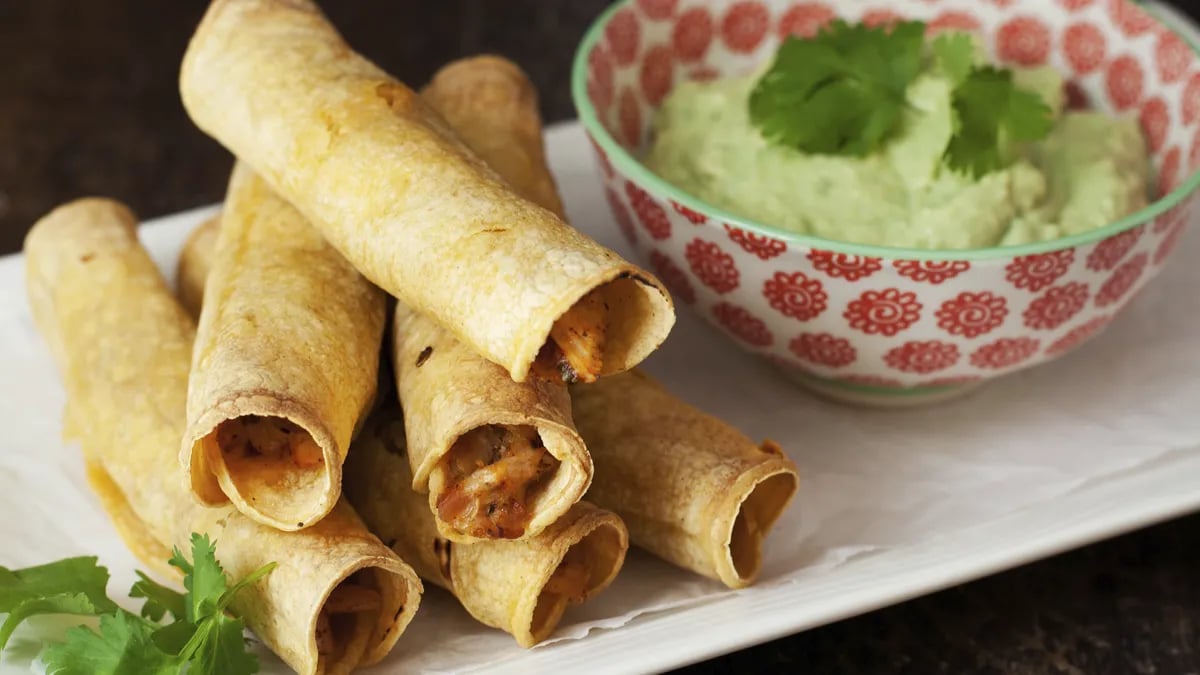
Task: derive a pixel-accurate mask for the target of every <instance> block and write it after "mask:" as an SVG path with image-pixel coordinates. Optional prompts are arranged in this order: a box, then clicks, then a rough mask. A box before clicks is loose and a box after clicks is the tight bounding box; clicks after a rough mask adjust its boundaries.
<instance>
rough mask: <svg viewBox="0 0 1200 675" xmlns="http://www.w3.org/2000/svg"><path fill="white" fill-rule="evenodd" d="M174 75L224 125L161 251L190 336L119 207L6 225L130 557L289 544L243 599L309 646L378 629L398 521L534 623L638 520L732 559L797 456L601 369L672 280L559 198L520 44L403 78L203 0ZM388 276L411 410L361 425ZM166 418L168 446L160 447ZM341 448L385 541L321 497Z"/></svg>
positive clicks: (612, 558) (477, 602)
mask: <svg viewBox="0 0 1200 675" xmlns="http://www.w3.org/2000/svg"><path fill="white" fill-rule="evenodd" d="M181 86H182V89H183V93H184V98H185V102H186V104H187V106H188V109H189V112H190V113H191V114H192V115H193V117H194V118H195V119H196V121H197V123H198V124H200V125H201V126H202V128H205V129H206V130H208V131H210V132H211V133H213V134H214V135H215V136H217V138H218V139H219V140H221V141H222V142H223V143H225V144H226V145H227V146H228V147H230V148H231V149H233V150H234V151H235V152H236V153H238V154H239V164H238V166H237V167H235V170H234V173H233V176H232V177H231V181H230V189H229V194H228V199H227V202H226V204H225V208H224V211H223V214H222V216H221V218H220V221H219V224H218V223H217V222H216V221H214V222H213V223H212V224H209V225H206V226H205V227H203V228H201V229H200V230H198V232H197V233H196V234H195V235H194V236H193V237H192V239H191V240H190V242H189V246H188V254H187V255H186V256H185V257H184V258H183V259H181V261H180V275H179V277H180V295H181V298H183V299H184V301H185V302H186V303H187V305H188V306H189V308H193V309H195V310H196V311H198V312H200V314H201V320H200V330H199V335H198V336H197V337H196V339H195V345H194V351H193V335H194V328H193V326H192V324H190V323H189V322H188V320H187V319H186V318H185V317H183V315H182V314H181V309H180V308H179V306H178V305H177V304H175V303H174V302H173V301H171V300H170V299H169V298H168V299H164V298H163V294H164V293H165V289H164V287H163V282H162V279H161V278H160V277H159V276H158V274H157V272H156V271H155V270H154V268H153V265H152V263H150V261H149V259H148V257H147V256H146V255H145V253H144V251H142V250H141V249H140V248H139V247H138V246H137V243H136V238H135V237H134V235H133V232H132V216H130V215H129V214H128V213H127V212H126V211H124V210H122V209H120V208H118V207H116V206H115V205H113V204H112V203H109V202H100V201H89V202H82V203H80V204H75V205H71V206H69V207H64V209H63V210H61V211H56V212H55V213H52V214H51V215H50V216H47V218H46V219H44V221H43V222H42V223H40V224H39V225H38V226H37V227H36V228H35V230H34V232H33V233H32V234H31V235H30V239H29V242H28V245H27V250H28V254H29V262H30V294H31V299H32V301H33V303H32V304H33V305H34V307H35V311H36V313H37V316H38V322H39V325H40V326H41V327H42V329H43V332H45V333H46V336H47V339H48V340H49V341H50V343H51V345H52V348H53V350H54V351H55V354H56V357H57V359H58V361H59V363H60V365H61V367H62V369H63V372H64V379H65V380H66V382H67V388H68V391H69V392H70V399H71V409H70V414H69V416H68V420H69V422H70V425H69V426H70V429H71V430H72V431H73V432H74V433H75V434H77V435H80V436H81V437H82V439H83V445H84V449H85V456H86V459H87V461H88V467H89V475H90V477H91V479H92V480H93V484H94V485H95V486H96V489H97V491H98V493H99V494H100V495H101V498H102V500H103V501H104V503H105V507H106V508H107V509H108V510H109V511H110V513H111V515H112V517H113V519H114V522H115V523H116V524H117V527H118V529H120V530H121V532H122V535H123V536H124V537H125V538H126V540H127V542H128V543H129V545H130V547H131V548H133V549H134V550H135V551H136V552H138V554H139V555H140V556H142V557H143V558H144V559H146V560H147V562H148V563H150V564H152V565H154V566H155V567H156V568H157V569H162V560H165V559H166V557H167V551H168V550H169V547H170V546H171V545H173V544H175V543H179V542H181V541H182V540H183V538H185V537H186V536H187V535H188V534H190V532H192V531H193V530H195V531H200V532H208V533H213V534H215V535H216V536H218V538H219V539H220V540H221V552H222V562H224V563H225V564H226V568H227V569H228V570H229V571H230V572H231V573H233V574H241V573H243V572H245V571H248V570H249V569H253V568H256V567H257V566H259V565H261V564H263V563H266V562H270V561H277V562H279V563H280V567H279V568H278V569H277V570H276V571H275V572H274V573H273V574H272V575H271V576H269V577H267V579H265V580H263V581H261V582H259V583H258V584H256V585H255V586H254V587H253V588H252V589H251V591H250V592H249V593H247V594H246V595H245V596H243V598H244V599H242V600H241V603H240V605H239V606H238V607H237V609H238V610H239V611H240V612H241V613H242V614H243V615H244V616H246V618H247V623H248V624H249V625H250V626H251V627H252V629H254V630H255V631H256V632H257V633H259V635H260V636H261V637H263V639H264V641H265V642H266V643H267V644H268V645H269V646H271V647H272V649H274V650H275V651H277V652H278V653H280V654H281V656H283V657H284V659H285V660H287V661H288V663H289V664H291V665H292V666H293V667H295V668H296V669H297V670H300V671H302V672H344V671H346V670H349V669H351V668H353V667H355V666H357V665H360V664H364V663H369V662H371V661H374V660H377V659H378V658H380V657H382V655H383V654H384V653H386V651H387V650H388V649H389V648H390V647H391V645H392V644H393V643H394V641H395V639H396V636H397V635H398V634H399V632H400V631H401V630H403V627H404V625H406V624H407V622H408V620H409V619H410V618H411V616H412V612H413V611H414V609H415V607H416V602H417V598H418V597H419V593H420V585H419V582H417V581H416V579H415V576H414V575H413V573H412V571H411V570H410V569H409V568H408V567H407V566H406V565H405V564H404V563H403V562H402V561H401V560H400V559H398V558H397V557H396V555H395V553H396V552H398V553H400V554H401V555H403V556H405V557H408V558H409V559H410V561H411V562H412V563H413V564H414V565H415V566H416V567H417V568H418V570H419V572H420V573H421V574H422V575H423V576H424V577H425V578H426V579H428V580H430V581H431V582H433V583H436V584H438V585H441V586H444V587H446V588H448V589H449V590H451V592H453V593H454V594H455V595H456V596H457V597H458V598H459V600H460V601H461V602H462V604H463V605H464V606H465V607H466V608H467V609H468V610H469V611H470V612H471V614H472V615H474V616H475V617H476V618H478V619H479V620H480V621H482V622H483V623H486V624H488V625H492V626H497V627H500V628H502V629H504V630H506V631H508V632H510V633H512V634H513V635H514V636H515V637H516V639H517V640H518V642H520V643H521V644H522V645H526V646H529V645H532V644H533V643H535V642H537V641H539V640H541V639H543V638H544V637H546V636H547V635H548V634H549V633H550V632H551V631H552V630H553V629H554V627H555V625H556V624H557V622H558V620H559V618H560V617H561V615H562V612H563V609H564V608H565V607H566V605H568V604H569V603H571V602H578V601H581V600H583V599H584V598H586V597H587V596H589V595H590V594H592V593H594V592H596V591H598V590H600V589H602V588H603V587H605V586H606V585H607V584H608V583H609V582H610V581H611V580H612V578H613V577H614V576H615V574H616V573H617V571H618V570H619V569H620V567H621V564H622V561H623V559H624V554H625V550H626V548H627V545H628V540H629V539H632V540H633V541H634V542H635V543H637V544H638V545H640V546H642V547H644V548H647V549H648V550H650V551H652V552H654V553H656V554H658V555H660V556H662V557H664V558H665V559H667V560H669V561H671V562H673V563H675V564H677V565H680V566H682V567H685V568H688V569H691V570H694V571H696V572H699V573H702V574H706V575H708V576H711V577H714V578H717V579H720V580H722V581H724V582H725V583H726V584H728V585H730V586H741V585H745V584H747V583H750V582H751V581H752V580H753V578H754V576H755V574H756V573H757V569H758V565H759V557H760V546H761V541H762V537H763V536H764V535H765V533H766V531H767V529H768V528H769V527H770V525H771V524H772V523H773V522H774V521H775V520H776V518H777V517H778V515H779V513H780V511H781V510H782V509H783V507H784V506H785V505H786V503H787V501H788V500H789V499H790V497H791V496H792V494H793V493H794V491H795V488H796V473H795V468H794V467H793V466H792V465H791V463H790V462H789V461H788V460H787V459H786V458H784V457H783V456H782V454H781V453H779V452H778V449H777V448H775V447H774V446H773V445H770V444H767V445H764V446H763V448H761V449H760V448H758V447H756V446H755V445H754V444H753V443H751V442H750V441H749V439H746V438H745V437H744V436H742V435H741V434H739V433H738V432H736V431H734V430H732V429H731V428H729V427H728V426H727V425H724V424H722V423H720V422H718V421H716V420H714V419H713V418H710V417H707V416H705V415H703V414H702V413H699V411H696V410H694V409H691V408H689V407H687V406H685V405H684V404H683V403H682V402H680V401H678V399H674V398H673V397H671V396H670V395H669V394H666V393H665V391H663V390H662V389H661V388H659V387H657V386H656V385H654V384H653V383H651V382H649V381H648V379H647V378H645V376H643V375H641V374H640V373H637V372H636V371H634V372H629V373H623V371H626V370H627V369H629V368H631V367H632V366H634V365H635V364H636V363H637V362H638V361H640V360H641V359H642V358H644V357H645V356H646V355H647V354H648V353H649V352H650V351H652V350H653V349H654V348H656V347H657V346H658V344H659V343H660V342H661V341H662V339H663V338H664V337H665V335H666V333H667V331H668V330H669V328H670V326H671V324H672V322H673V311H672V309H671V304H670V300H669V297H668V296H667V295H666V293H665V291H663V289H662V287H661V285H660V284H659V283H658V282H657V281H656V280H654V279H653V278H652V277H650V276H649V275H647V274H646V273H645V272H643V271H641V270H639V269H638V268H636V267H633V266H632V265H629V264H628V263H626V262H624V261H622V260H620V259H619V258H618V257H617V256H616V255H615V254H613V253H612V252H610V251H607V250H606V249H603V248H602V247H600V246H598V245H597V244H595V243H594V242H592V241H591V240H589V239H587V238H586V237H584V236H583V235H581V234H579V233H578V232H576V231H574V230H573V229H571V228H570V227H568V226H567V225H566V224H565V223H564V222H563V213H562V203H561V201H560V200H559V198H558V195H557V192H556V190H555V188H554V183H553V180H552V179H551V177H550V174H549V172H548V170H547V168H546V164H545V157H544V153H543V149H542V145H541V124H540V119H539V118H538V116H537V111H536V94H535V92H534V90H533V88H532V86H531V85H530V83H529V82H528V80H527V79H526V78H525V76H524V75H523V74H522V73H521V72H520V71H519V70H518V69H517V68H516V67H515V66H513V65H512V64H510V63H508V62H505V61H503V60H501V59H495V58H478V59H468V60H465V61H463V62H459V63H456V64H453V65H451V66H448V67H447V68H445V69H443V70H442V71H441V72H440V73H439V74H438V75H437V77H435V79H434V81H433V82H432V84H431V85H430V87H429V88H428V89H427V90H426V91H425V92H424V93H423V94H422V96H421V97H420V98H417V97H415V96H414V95H413V92H412V91H411V90H409V89H407V88H406V87H404V85H402V84H400V83H398V82H395V81H394V80H392V79H390V78H388V77H387V76H386V75H385V74H383V73H382V72H381V71H379V70H378V69H377V68H375V67H374V66H373V65H371V64H370V63H368V62H366V61H365V60H363V59H362V58H361V57H359V56H357V55H356V54H354V53H353V52H351V51H350V50H349V49H348V48H347V47H346V45H345V44H344V43H343V42H341V39H340V37H339V36H338V35H337V34H336V32H335V31H334V30H333V29H332V27H330V26H329V25H328V23H327V22H326V21H325V20H324V18H323V17H322V16H321V15H320V13H319V12H318V11H316V9H315V7H313V6H312V4H311V3H310V2H308V1H307V0H287V1H285V0H216V1H215V2H214V3H213V5H212V7H211V8H210V9H209V12H208V13H207V14H206V17H205V19H204V21H203V23H202V24H201V26H200V28H199V29H198V31H197V34H196V36H195V38H194V39H193V41H192V44H191V46H190V47H189V50H188V54H187V57H186V58H185V63H184V67H183V74H182V83H181ZM455 129H456V130H458V132H459V133H460V134H461V138H460V137H459V136H457V135H455V132H454V131H453V130H455ZM252 167H253V168H252ZM256 171H259V172H261V177H260V174H258V173H256ZM276 191H278V192H276ZM210 268H211V270H210ZM97 275H99V276H97ZM204 279H207V281H201V280H204ZM369 280H373V281H374V282H377V283H379V284H380V285H381V286H383V290H381V289H380V288H377V287H376V286H374V285H373V284H372V283H371V281H369ZM384 290H386V291H387V292H390V293H392V294H393V295H395V296H397V297H398V298H399V301H398V302H397V303H396V304H397V307H396V311H395V315H394V320H393V322H392V339H391V344H390V349H389V353H390V355H391V356H392V357H393V361H394V366H395V382H396V386H397V389H398V392H399V398H400V403H401V405H402V407H403V413H404V424H403V426H401V423H400V421H399V419H398V413H399V411H398V408H397V405H396V402H395V401H384V402H382V403H379V402H377V403H379V405H380V407H379V409H378V410H376V412H375V414H374V415H373V416H372V417H371V418H370V420H369V421H368V422H367V423H366V425H365V428H364V425H363V422H364V419H366V418H367V411H368V409H369V408H370V407H371V404H372V402H373V400H374V399H375V398H376V379H377V377H378V375H379V373H380V370H381V369H380V364H379V361H378V354H379V352H378V350H379V348H380V343H381V337H382V335H381V334H382V332H383V329H384V322H385V320H386V319H385V311H384V308H385V303H386V296H385V294H384V292H383V291H384ZM118 331H120V332H119V333H118ZM117 335H120V336H121V338H120V340H118V339H117V338H116V336H117ZM189 353H190V354H191V358H190V359H189V358H187V356H188V354H189ZM189 365H190V369H191V370H190V372H191V381H190V384H189V382H188V373H189ZM531 372H532V373H533V375H534V376H531V377H527V376H528V375H529V374H530V373H531ZM601 376H606V377H604V378H603V379H601V380H600V381H598V382H594V383H591V382H593V381H595V380H597V378H600V377H601ZM607 376H611V377H607ZM565 381H577V382H579V383H580V384H578V385H576V386H577V388H576V389H575V390H574V392H573V393H572V392H569V391H568V390H567V387H566V385H565V384H564V382H565ZM584 383H591V384H584ZM572 396H574V398H575V400H576V404H577V410H576V413H575V415H576V416H577V417H578V423H579V428H580V430H581V431H582V432H583V433H582V437H581V434H580V432H579V431H577V430H576V427H575V425H576V420H575V419H574V418H573V413H572V409H571V402H572ZM185 400H186V405H185ZM131 401H132V403H130V402H131ZM116 406H120V407H121V410H122V411H124V415H122V416H120V417H119V418H118V417H117V416H115V415H114V414H113V412H114V410H115V409H116ZM185 409H186V417H185V416H184V411H185ZM185 422H186V428H185ZM400 429H403V430H404V433H406V434H407V440H406V441H404V440H402V439H400V438H399V437H398V436H397V434H398V433H399V430H400ZM360 430H361V433H360V434H359V438H358V439H357V440H356V441H355V442H354V443H351V439H352V437H353V436H355V434H357V433H359V432H360ZM181 438H182V439H183V441H182V451H181V456H180V459H181V460H182V464H183V466H184V468H185V469H186V472H185V471H177V467H178V463H168V464H166V465H165V464H163V452H164V451H169V450H170V448H169V445H172V444H173V445H174V446H175V447H176V448H178V447H180V446H179V442H180V439H181ZM584 439H586V440H587V441H588V442H589V443H590V444H591V446H592V453H591V454H589V452H588V448H587V447H586V446H585V445H584ZM164 444H166V445H164ZM593 457H594V459H593ZM343 461H345V471H346V474H345V475H346V478H345V484H346V485H345V487H346V494H347V496H348V497H349V498H350V499H351V500H352V501H353V502H354V504H355V506H357V507H358V509H359V511H360V512H361V513H363V514H364V516H365V517H366V519H367V520H368V525H369V527H370V528H371V529H372V530H373V531H374V532H375V533H376V534H379V535H381V536H383V537H385V538H386V539H387V546H384V545H382V544H381V543H380V542H379V541H378V539H376V538H375V537H373V536H371V535H370V534H368V533H367V531H366V530H365V529H364V526H363V523H362V522H361V521H360V520H359V519H358V516H357V515H356V513H355V511H354V510H353V509H352V508H351V506H350V505H349V504H347V503H345V502H339V498H340V496H341V491H342V482H343V480H342V467H343ZM168 465H170V466H172V468H170V469H164V468H163V467H164V466H168ZM593 466H594V467H595V468H594V471H593ZM593 472H595V473H596V474H597V475H596V477H595V480H594V481H593ZM156 479H158V480H156ZM188 485H190V487H191V491H192V492H193V493H194V495H195V496H196V497H198V498H199V499H200V500H201V501H203V502H204V503H206V504H210V505H219V504H222V503H224V502H225V501H226V500H231V501H232V502H233V506H234V508H229V507H224V508H213V509H210V508H204V507H201V506H197V505H195V504H192V503H190V502H189V501H188V499H189V498H188V496H187V486H188ZM589 485H590V486H591V492H590V493H589V494H590V495H592V498H593V499H594V500H595V501H596V502H597V503H598V504H599V506H593V505H592V504H589V503H587V502H581V501H579V500H580V498H581V497H582V496H583V494H584V492H585V490H587V489H588V488H589ZM423 492H428V493H429V494H428V497H425V496H424V495H423V494H421V493H423ZM601 507H603V508H601ZM235 509H236V510H235ZM604 509H611V511H612V512H609V511H606V510H604ZM613 512H615V514H614V513H613ZM243 514H244V515H243ZM622 518H624V519H625V520H626V521H628V524H629V528H628V530H627V529H626V526H625V523H623V522H622ZM279 530H300V531H298V532H280V531H279ZM389 546H390V547H392V548H394V549H395V551H394V552H393V551H389V550H388V548H387V547H389ZM297 586H299V587H300V588H299V589H298V590H297V589H296V588H295V587H297ZM342 610H345V611H342ZM335 615H338V616H336V617H335Z"/></svg>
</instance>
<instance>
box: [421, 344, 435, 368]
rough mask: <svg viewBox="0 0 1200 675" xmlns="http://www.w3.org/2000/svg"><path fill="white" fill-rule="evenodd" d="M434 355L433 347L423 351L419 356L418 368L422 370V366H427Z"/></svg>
mask: <svg viewBox="0 0 1200 675" xmlns="http://www.w3.org/2000/svg"><path fill="white" fill-rule="evenodd" d="M432 354H433V347H432V346H429V347H426V348H425V349H422V350H421V353H420V354H418V355H417V367H418V368H420V367H421V366H423V365H425V362H426V361H428V360H429V357H430V356H431V355H432Z"/></svg>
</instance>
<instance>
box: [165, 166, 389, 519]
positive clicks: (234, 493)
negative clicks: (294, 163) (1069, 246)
mask: <svg viewBox="0 0 1200 675" xmlns="http://www.w3.org/2000/svg"><path fill="white" fill-rule="evenodd" d="M220 222H221V225H220V232H219V235H218V237H217V244H216V247H217V248H216V252H215V253H214V254H213V258H212V269H211V271H210V273H209V278H208V280H207V282H206V289H205V290H206V293H207V295H208V298H209V300H208V301H207V302H205V303H204V305H203V310H202V311H201V313H200V323H199V328H198V330H197V334H196V346H195V351H194V353H193V356H192V373H191V379H190V381H189V383H188V402H187V420H188V427H187V431H186V433H185V434H184V437H183V444H182V448H181V451H180V460H181V461H182V462H183V465H184V466H185V467H188V470H189V475H190V476H191V484H192V490H193V492H195V494H196V495H197V496H198V497H199V498H200V500H201V501H202V502H204V503H205V504H209V505H218V504H222V503H224V502H225V501H227V500H229V501H232V502H233V504H234V506H236V507H237V508H238V510H239V511H241V512H242V513H245V514H246V515H248V516H249V517H251V518H253V519H254V520H257V521H258V522H260V523H263V524H266V525H270V526H271V527H274V528H277V529H281V530H298V529H301V528H304V527H308V526H310V525H312V524H313V523H315V522H316V521H318V520H320V519H321V518H322V517H324V516H325V514H327V513H329V510H330V509H332V508H333V505H334V504H336V503H337V500H338V495H340V494H341V479H342V462H343V461H344V459H345V457H346V450H347V448H349V446H350V438H351V436H352V435H353V433H354V429H355V427H356V426H357V424H358V423H359V422H360V421H361V420H362V418H363V417H364V416H365V414H366V411H367V409H368V407H369V406H370V404H371V402H372V400H373V399H374V396H375V388H376V383H377V377H378V373H379V350H380V345H381V343H382V340H383V329H384V322H385V320H386V315H387V304H386V303H387V299H386V296H385V295H384V293H383V292H382V291H380V290H379V289H378V288H377V287H375V286H374V285H373V284H372V283H371V282H369V281H367V280H366V279H365V278H364V277H363V276H362V275H361V274H359V273H358V271H357V270H355V269H354V268H353V267H352V266H351V265H350V263H348V262H346V259H345V258H343V257H342V255H341V254H340V253H338V252H337V250H335V249H334V248H333V247H332V246H330V245H329V244H328V243H326V242H325V240H324V239H323V238H322V237H321V234H320V233H319V232H318V231H317V230H316V229H315V228H313V227H312V226H311V225H309V223H308V222H307V221H306V220H305V219H304V217H303V216H301V215H300V213H299V212H297V211H296V210H295V209H294V208H292V207H291V205H290V204H288V203H287V202H285V201H283V200H282V199H280V198H279V197H278V196H276V195H275V193H274V192H272V191H271V189H270V188H269V187H268V186H267V184H266V183H264V182H263V181H262V180H261V179H259V178H258V176H256V175H255V174H254V172H253V171H252V170H251V169H250V168H249V167H247V166H245V165H244V164H242V163H240V162H239V163H238V164H237V165H236V166H235V167H234V170H233V175H232V177H231V178H230V181H229V192H228V195H227V196H226V201H225V207H224V213H223V214H222V216H221V219H220ZM193 273H194V271H193Z"/></svg>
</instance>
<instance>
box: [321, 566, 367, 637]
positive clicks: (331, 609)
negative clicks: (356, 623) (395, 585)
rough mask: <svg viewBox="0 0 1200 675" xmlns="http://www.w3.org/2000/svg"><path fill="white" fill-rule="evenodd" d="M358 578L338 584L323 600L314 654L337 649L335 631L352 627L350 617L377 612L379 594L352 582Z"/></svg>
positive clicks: (353, 577)
mask: <svg viewBox="0 0 1200 675" xmlns="http://www.w3.org/2000/svg"><path fill="white" fill-rule="evenodd" d="M357 576H358V575H357V574H355V575H354V576H352V577H350V578H349V579H347V580H346V581H344V582H342V583H340V584H338V586H337V588H335V589H333V592H331V593H330V594H329V597H328V598H327V599H326V600H325V606H324V607H322V608H321V613H320V614H318V615H317V653H319V654H322V655H330V654H334V653H335V652H336V650H337V646H338V641H339V638H342V639H344V638H345V636H344V635H339V631H340V630H341V629H343V628H344V627H349V626H353V619H354V615H355V614H358V613H360V612H377V611H379V607H380V606H381V604H382V599H381V598H380V597H379V593H378V592H377V591H376V590H375V589H373V588H369V587H367V586H364V585H362V584H360V583H357V582H356V578H355V577H357Z"/></svg>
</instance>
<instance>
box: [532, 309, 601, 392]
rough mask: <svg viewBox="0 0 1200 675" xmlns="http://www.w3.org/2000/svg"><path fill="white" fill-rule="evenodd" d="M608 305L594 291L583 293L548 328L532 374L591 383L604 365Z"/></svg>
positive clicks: (548, 378)
mask: <svg viewBox="0 0 1200 675" xmlns="http://www.w3.org/2000/svg"><path fill="white" fill-rule="evenodd" d="M607 319H608V304H607V303H606V302H605V301H604V298H603V297H601V296H600V294H599V293H598V292H596V291H592V292H591V293H588V294H587V295H585V296H583V299H581V300H580V301H579V302H577V303H575V305H574V306H572V307H571V309H568V310H567V311H566V312H565V313H564V314H563V315H562V316H560V317H558V321H555V322H554V325H553V326H551V328H550V338H549V339H548V340H546V344H544V345H542V349H541V351H539V352H538V355H537V359H535V360H534V363H533V371H534V374H535V376H537V377H540V378H542V379H546V380H552V379H561V380H562V381H564V382H595V381H596V378H597V377H599V376H600V372H601V370H602V368H603V366H604V342H605V330H606V328H607V323H608V321H607Z"/></svg>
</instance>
